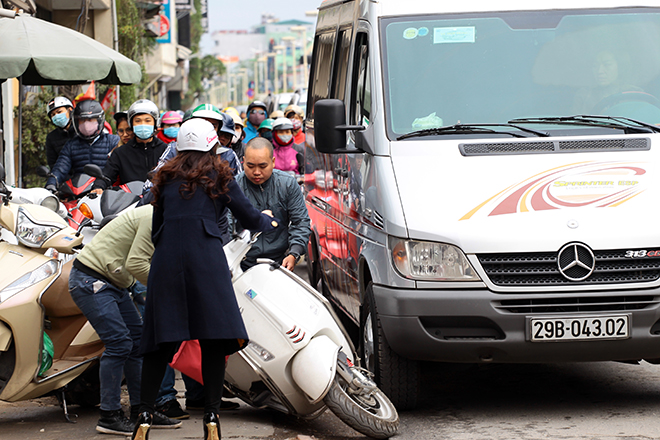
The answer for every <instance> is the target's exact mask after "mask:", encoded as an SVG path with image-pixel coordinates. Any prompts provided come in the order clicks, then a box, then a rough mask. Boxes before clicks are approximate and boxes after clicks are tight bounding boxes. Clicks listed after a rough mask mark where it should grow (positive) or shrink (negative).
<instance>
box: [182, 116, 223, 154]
mask: <svg viewBox="0 0 660 440" xmlns="http://www.w3.org/2000/svg"><path fill="white" fill-rule="evenodd" d="M216 145H218V133H216V131H215V128H213V124H211V123H210V122H209V121H206V120H204V119H199V118H193V119H190V120H188V121H186V122H184V123H183V124H181V129H180V130H179V134H178V136H177V137H176V150H177V151H211V150H212V149H214V148H215V146H216Z"/></svg>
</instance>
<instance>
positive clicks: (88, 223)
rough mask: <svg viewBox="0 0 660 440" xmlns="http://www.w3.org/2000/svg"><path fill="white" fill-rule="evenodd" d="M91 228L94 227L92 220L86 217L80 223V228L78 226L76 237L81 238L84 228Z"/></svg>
mask: <svg viewBox="0 0 660 440" xmlns="http://www.w3.org/2000/svg"><path fill="white" fill-rule="evenodd" d="M91 226H92V219H90V218H87V217H85V218H84V219H83V221H82V222H80V226H78V230H77V231H76V237H80V234H81V233H82V230H83V228H87V227H91Z"/></svg>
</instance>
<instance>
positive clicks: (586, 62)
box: [381, 8, 660, 139]
mask: <svg viewBox="0 0 660 440" xmlns="http://www.w3.org/2000/svg"><path fill="white" fill-rule="evenodd" d="M381 25H382V27H383V29H382V30H383V32H382V34H383V36H384V50H383V67H384V72H383V79H384V92H385V98H386V99H385V104H386V113H387V119H388V136H390V139H394V138H396V137H398V136H399V135H401V134H404V133H409V132H412V131H417V130H423V129H429V128H436V127H441V126H448V125H454V124H459V123H461V124H483V123H497V124H502V123H507V122H508V121H509V120H512V119H516V118H532V117H537V118H538V117H559V116H570V115H576V114H579V115H605V116H613V117H626V118H631V119H636V120H640V121H643V122H646V123H650V124H658V123H660V51H658V50H657V47H656V46H657V44H656V42H657V41H658V38H659V37H660V9H658V8H630V9H612V10H599V9H582V10H577V9H576V10H563V11H562V10H554V11H543V13H540V12H533V11H522V12H506V13H502V12H500V13H488V14H461V15H458V14H457V15H436V16H428V15H425V16H419V17H411V16H406V17H396V18H388V19H384V20H383V21H382V22H381ZM535 128H539V129H541V128H542V129H543V130H546V127H545V126H543V127H541V126H536V127H535ZM548 129H549V130H550V131H553V130H555V131H556V132H559V131H561V130H564V131H566V130H568V131H569V132H572V133H571V134H575V133H576V130H586V128H585V127H584V126H574V127H569V126H566V125H563V126H561V130H560V129H559V127H558V126H551V127H548ZM481 136H483V134H482V135H481Z"/></svg>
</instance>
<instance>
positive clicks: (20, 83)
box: [17, 76, 23, 188]
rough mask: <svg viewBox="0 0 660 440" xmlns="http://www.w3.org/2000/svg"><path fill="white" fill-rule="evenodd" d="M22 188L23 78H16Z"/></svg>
mask: <svg viewBox="0 0 660 440" xmlns="http://www.w3.org/2000/svg"><path fill="white" fill-rule="evenodd" d="M17 185H18V187H19V188H23V77H22V76H19V77H18V180H17Z"/></svg>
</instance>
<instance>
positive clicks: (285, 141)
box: [276, 134, 293, 145]
mask: <svg viewBox="0 0 660 440" xmlns="http://www.w3.org/2000/svg"><path fill="white" fill-rule="evenodd" d="M276 138H277V139H276V140H277V143H278V144H280V145H289V144H290V143H291V142H292V141H293V136H292V135H290V134H278V135H276Z"/></svg>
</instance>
